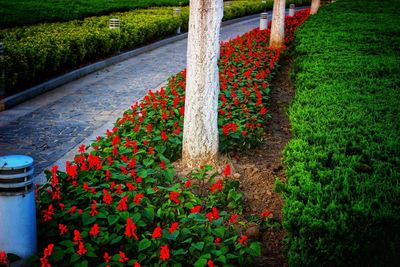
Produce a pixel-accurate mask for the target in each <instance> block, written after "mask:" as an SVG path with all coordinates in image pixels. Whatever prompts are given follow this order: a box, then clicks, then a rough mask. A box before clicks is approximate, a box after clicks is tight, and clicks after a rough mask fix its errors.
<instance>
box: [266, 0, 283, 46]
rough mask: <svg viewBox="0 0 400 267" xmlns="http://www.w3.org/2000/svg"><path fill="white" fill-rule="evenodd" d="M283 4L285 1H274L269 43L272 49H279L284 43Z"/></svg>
mask: <svg viewBox="0 0 400 267" xmlns="http://www.w3.org/2000/svg"><path fill="white" fill-rule="evenodd" d="M285 2H286V1H285V0H275V1H274V8H273V11H272V25H271V39H270V41H269V46H271V47H272V48H281V47H282V46H283V45H284V43H285V4H286V3H285Z"/></svg>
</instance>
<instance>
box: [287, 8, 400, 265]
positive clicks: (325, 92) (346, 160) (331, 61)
mask: <svg viewBox="0 0 400 267" xmlns="http://www.w3.org/2000/svg"><path fill="white" fill-rule="evenodd" d="M399 8H400V3H399V2H398V1H395V2H393V1H388V0H384V1H374V0H368V1H360V0H342V1H337V2H336V3H335V4H332V5H329V6H327V7H326V8H323V9H321V10H320V12H319V13H318V14H317V15H315V16H312V17H311V18H310V19H309V20H308V21H307V23H305V24H304V25H303V26H302V27H301V29H299V31H298V32H297V36H296V51H295V52H296V61H295V67H294V69H293V72H294V73H295V75H294V81H295V87H296V96H295V99H294V102H293V103H292V105H291V108H290V110H289V116H290V121H291V124H292V128H293V136H294V138H293V139H292V140H291V141H290V143H289V145H288V146H287V147H286V151H285V164H286V166H287V171H286V175H287V183H286V184H284V185H283V188H282V190H283V196H284V200H285V207H284V211H283V214H284V215H283V218H284V226H285V227H286V229H287V230H288V232H289V236H288V262H289V265H292V266H322V265H324V266H395V265H397V264H398V263H399V262H400V258H399V257H400V255H399V253H398V252H399V251H400V234H399V233H400V202H399V201H400V187H399V184H400V123H399V117H398V116H399V114H400V104H399V99H400V91H399V90H398V89H399V84H400V76H399V71H400V54H399V51H400V49H399V48H400V37H399V36H400V26H399V25H400V24H399V22H400V21H399V18H400V16H399V10H400V9H399Z"/></svg>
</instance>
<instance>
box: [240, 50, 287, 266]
mask: <svg viewBox="0 0 400 267" xmlns="http://www.w3.org/2000/svg"><path fill="white" fill-rule="evenodd" d="M291 66H292V59H291V58H290V57H286V58H284V59H282V61H281V67H280V70H279V72H278V73H277V75H276V76H275V77H274V79H273V81H272V84H271V98H270V106H269V113H270V114H271V116H272V118H271V120H270V121H269V122H268V124H267V125H266V132H265V135H264V140H263V142H262V143H261V144H260V145H259V146H258V147H257V148H255V149H252V150H251V151H248V152H246V153H244V154H241V155H239V156H238V157H237V159H238V160H237V162H236V164H235V169H236V171H237V172H238V173H239V174H240V190H241V191H242V192H243V193H244V195H245V199H246V200H245V201H246V202H245V212H244V213H245V215H251V214H260V213H261V212H263V211H266V210H268V211H271V212H272V218H273V220H277V221H278V222H281V220H282V208H283V199H282V197H281V196H280V194H278V193H275V191H274V188H275V179H276V178H279V179H281V180H285V175H284V168H283V166H282V150H283V149H284V147H285V146H286V144H287V143H288V141H289V140H290V138H291V133H290V124H289V120H288V117H287V108H288V106H289V104H290V102H291V100H292V98H293V96H294V88H293V85H292V83H291V81H290V73H289V71H290V68H291ZM251 232H252V231H250V232H249V233H248V234H251ZM284 235H285V231H284V230H283V229H282V228H280V229H279V228H278V229H276V228H274V229H269V230H266V231H261V233H260V236H259V240H260V241H261V242H262V245H263V246H262V247H263V251H262V256H261V257H260V258H258V259H257V260H256V266H287V263H286V261H285V259H284V256H283V237H284ZM255 238H256V236H255Z"/></svg>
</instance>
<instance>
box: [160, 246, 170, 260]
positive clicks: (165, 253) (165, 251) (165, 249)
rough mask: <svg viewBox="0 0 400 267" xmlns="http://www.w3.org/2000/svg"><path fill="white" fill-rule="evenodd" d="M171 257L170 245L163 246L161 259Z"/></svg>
mask: <svg viewBox="0 0 400 267" xmlns="http://www.w3.org/2000/svg"><path fill="white" fill-rule="evenodd" d="M169 257H170V255H169V249H168V245H164V246H161V251H160V259H162V260H163V261H166V260H167V259H169Z"/></svg>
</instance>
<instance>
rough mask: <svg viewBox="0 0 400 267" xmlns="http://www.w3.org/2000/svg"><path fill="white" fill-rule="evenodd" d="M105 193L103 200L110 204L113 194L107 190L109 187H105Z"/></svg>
mask: <svg viewBox="0 0 400 267" xmlns="http://www.w3.org/2000/svg"><path fill="white" fill-rule="evenodd" d="M103 194H104V195H103V202H104V203H106V204H107V205H110V203H111V202H112V195H111V194H110V193H109V192H108V191H107V189H103Z"/></svg>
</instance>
